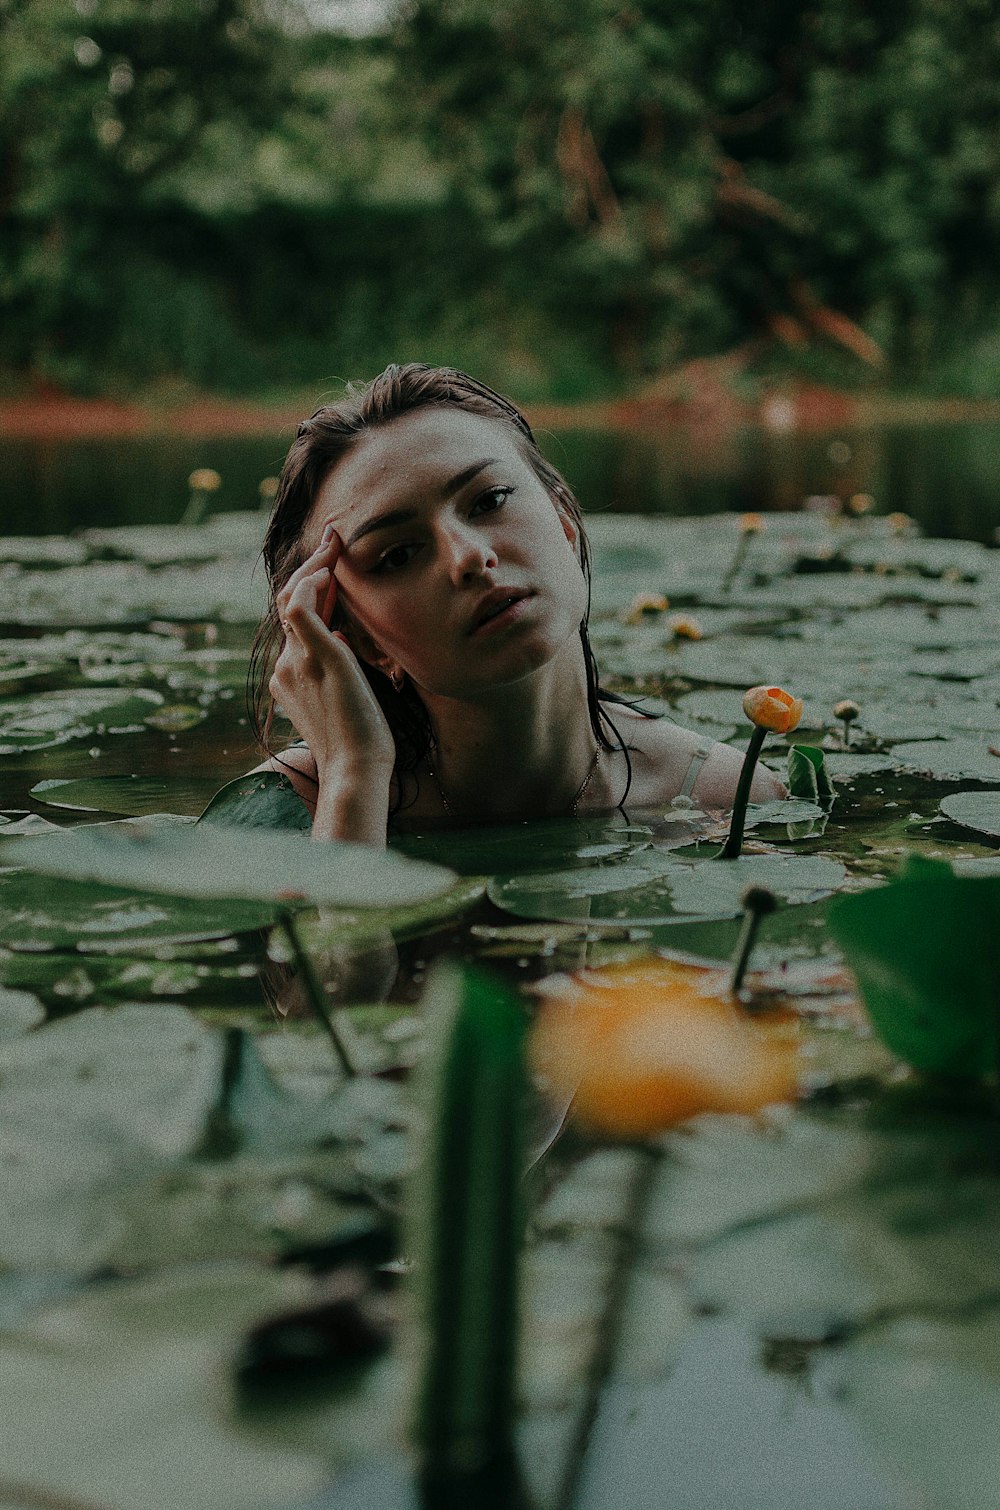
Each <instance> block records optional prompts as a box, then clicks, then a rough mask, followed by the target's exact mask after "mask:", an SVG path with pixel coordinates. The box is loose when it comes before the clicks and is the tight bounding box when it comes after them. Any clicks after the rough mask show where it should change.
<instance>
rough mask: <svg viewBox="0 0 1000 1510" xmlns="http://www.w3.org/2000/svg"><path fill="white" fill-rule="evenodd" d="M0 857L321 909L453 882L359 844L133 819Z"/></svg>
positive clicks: (6, 848)
mask: <svg viewBox="0 0 1000 1510" xmlns="http://www.w3.org/2000/svg"><path fill="white" fill-rule="evenodd" d="M0 864H4V865H15V866H20V867H24V868H25V869H27V870H29V871H36V872H38V873H39V874H41V875H49V876H62V877H64V878H66V879H68V880H78V881H97V882H100V883H101V884H103V885H106V886H124V887H136V888H138V889H139V890H141V891H145V892H154V893H155V892H163V893H167V894H169V895H173V896H181V897H189V898H205V899H206V900H212V901H215V900H218V899H220V898H226V899H236V900H244V901H257V902H273V903H276V904H278V903H282V902H286V901H289V900H291V901H295V902H312V903H315V904H317V905H322V906H328V907H336V906H340V907H392V906H406V905H409V904H413V903H416V902H422V901H426V900H428V899H429V898H430V897H434V896H440V895H441V893H442V892H445V891H447V890H448V888H449V887H450V886H452V885H453V884H454V882H455V879H456V877H455V876H454V874H453V873H452V872H450V871H448V870H445V869H444V868H443V867H440V866H434V865H428V864H426V863H423V862H421V861H417V860H407V859H405V858H404V857H403V856H402V855H394V854H389V853H386V852H384V851H381V850H376V849H371V848H369V847H368V846H367V845H362V844H339V843H329V844H313V843H311V842H310V841H309V840H307V839H306V838H304V837H298V836H295V835H292V834H280V833H268V834H257V833H254V832H251V831H247V830H246V829H231V828H222V827H219V826H214V825H212V824H192V825H188V824H181V825H177V826H174V825H170V826H169V827H162V826H157V827H150V826H149V825H148V824H147V825H143V824H142V823H141V822H140V821H139V820H136V822H135V826H131V825H129V826H126V824H124V823H107V824H93V825H91V826H89V827H88V828H83V829H81V828H78V829H74V830H71V831H68V832H62V833H58V834H48V835H44V836H41V837H39V838H37V839H10V840H6V841H3V842H2V845H0Z"/></svg>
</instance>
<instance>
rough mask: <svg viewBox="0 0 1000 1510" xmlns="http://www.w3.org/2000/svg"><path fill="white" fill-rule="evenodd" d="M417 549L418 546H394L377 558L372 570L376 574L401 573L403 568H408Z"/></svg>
mask: <svg viewBox="0 0 1000 1510" xmlns="http://www.w3.org/2000/svg"><path fill="white" fill-rule="evenodd" d="M419 549H420V547H419V546H418V545H394V546H392V547H391V549H389V550H387V551H386V552H385V553H384V555H381V556H379V558H378V560H377V561H376V563H375V565H374V566H373V567H372V570H373V571H376V572H394V571H401V570H402V569H403V567H404V566H409V564H410V562H411V561H412V560H413V557H414V555H415V554H416V552H417V551H418V550H419Z"/></svg>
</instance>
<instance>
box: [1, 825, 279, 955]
mask: <svg viewBox="0 0 1000 1510" xmlns="http://www.w3.org/2000/svg"><path fill="white" fill-rule="evenodd" d="M4 832H6V830H5V831H4ZM63 837H65V833H64V831H61V830H55V831H54V832H53V833H52V836H51V842H62V839H63ZM45 842H46V843H48V842H50V836H49V835H46V836H45ZM5 852H6V851H5V850H0V856H2V855H3V853H5ZM275 911H276V909H275V905H274V903H273V902H260V901H245V900H241V899H235V900H234V899H226V898H218V897H213V898H211V899H209V898H195V899H191V898H187V897H183V896H181V897H178V896H168V895H166V894H164V893H163V892H149V891H140V890H137V889H136V888H135V887H133V886H128V887H124V886H106V885H95V884H94V882H93V881H80V880H71V879H66V878H65V877H53V876H49V875H42V874H34V873H32V872H30V871H7V872H3V873H0V933H2V936H3V940H4V943H5V945H6V946H7V948H8V949H13V950H30V951H32V952H35V951H38V950H46V951H47V950H53V949H55V950H73V951H74V952H76V953H90V952H93V951H95V950H98V951H101V952H104V951H107V950H114V951H117V950H119V949H123V948H124V949H127V950H128V951H129V952H130V953H132V952H135V953H138V952H143V953H144V952H148V950H150V949H151V948H154V947H161V946H163V945H164V944H167V943H173V942H178V941H182V940H183V941H191V940H198V939H219V938H226V937H228V936H230V935H232V934H238V933H248V932H254V931H257V930H258V929H261V928H267V927H270V926H271V924H273V922H274V919H275Z"/></svg>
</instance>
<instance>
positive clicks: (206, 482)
mask: <svg viewBox="0 0 1000 1510" xmlns="http://www.w3.org/2000/svg"><path fill="white" fill-rule="evenodd" d="M188 487H189V488H190V489H191V491H192V492H194V493H217V492H218V490H219V489H220V488H221V487H222V478H221V477H220V476H219V474H218V472H215V471H213V469H212V468H211V467H197V468H196V469H195V471H193V472H192V473H191V476H190V477H189V478H188Z"/></svg>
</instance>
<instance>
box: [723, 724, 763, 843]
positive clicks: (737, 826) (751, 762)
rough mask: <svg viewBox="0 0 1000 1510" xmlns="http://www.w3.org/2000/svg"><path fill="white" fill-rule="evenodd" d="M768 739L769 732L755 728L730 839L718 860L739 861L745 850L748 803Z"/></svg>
mask: <svg viewBox="0 0 1000 1510" xmlns="http://www.w3.org/2000/svg"><path fill="white" fill-rule="evenodd" d="M766 738H767V730H766V729H760V728H755V729H754V731H753V733H752V734H751V735H750V743H749V744H748V745H747V752H746V754H745V755H744V757H743V769H742V771H741V772H740V779H739V782H738V783H737V786H736V800H735V801H734V803H733V816H732V820H731V821H730V824H729V838H728V839H727V840H726V842H725V844H724V845H723V846H722V848H721V849H720V850H719V853H718V854H717V855H716V859H717V860H738V859H739V857H740V854H741V852H742V849H743V827H744V824H745V823H746V821H747V803H748V802H749V800H750V787H751V784H752V782H753V773H754V770H755V769H756V766H757V757H758V756H759V755H760V752H761V749H762V748H763V745H764V740H765V739H766Z"/></svg>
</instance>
